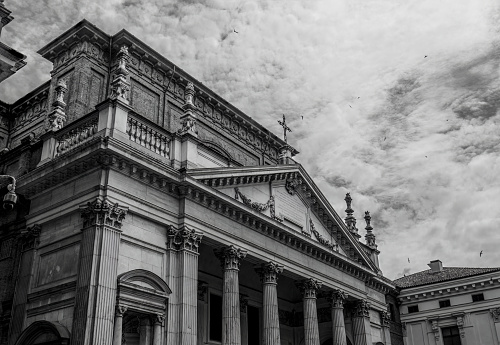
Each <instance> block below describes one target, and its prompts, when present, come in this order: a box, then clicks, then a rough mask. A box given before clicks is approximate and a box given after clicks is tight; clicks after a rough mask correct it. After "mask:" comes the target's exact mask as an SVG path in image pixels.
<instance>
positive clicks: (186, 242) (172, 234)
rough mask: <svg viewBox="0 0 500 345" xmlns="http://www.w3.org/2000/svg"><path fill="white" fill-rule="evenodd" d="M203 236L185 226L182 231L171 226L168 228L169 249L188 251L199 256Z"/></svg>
mask: <svg viewBox="0 0 500 345" xmlns="http://www.w3.org/2000/svg"><path fill="white" fill-rule="evenodd" d="M202 238H203V234H202V233H200V232H196V231H195V230H194V229H188V228H187V227H185V226H183V227H181V228H180V229H176V228H174V227H173V226H172V225H169V226H168V228H167V249H170V250H187V251H190V252H193V253H196V254H198V247H199V246H200V243H201V239H202Z"/></svg>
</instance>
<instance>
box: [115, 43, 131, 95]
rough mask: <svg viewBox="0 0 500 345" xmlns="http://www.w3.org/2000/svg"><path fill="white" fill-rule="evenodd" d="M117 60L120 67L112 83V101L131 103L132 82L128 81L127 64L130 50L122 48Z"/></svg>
mask: <svg viewBox="0 0 500 345" xmlns="http://www.w3.org/2000/svg"><path fill="white" fill-rule="evenodd" d="M116 59H117V60H118V67H117V68H116V70H115V76H114V78H113V81H112V82H111V95H110V98H111V99H118V100H120V101H122V102H124V103H126V104H128V103H129V92H130V82H129V81H128V78H129V77H128V74H129V72H128V70H127V62H128V59H129V54H128V48H127V47H125V46H122V47H121V48H120V51H119V52H118V54H117V56H116Z"/></svg>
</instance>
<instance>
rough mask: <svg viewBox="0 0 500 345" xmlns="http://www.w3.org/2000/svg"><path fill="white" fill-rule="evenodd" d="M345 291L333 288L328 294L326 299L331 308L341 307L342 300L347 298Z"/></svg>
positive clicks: (342, 304) (342, 305)
mask: <svg viewBox="0 0 500 345" xmlns="http://www.w3.org/2000/svg"><path fill="white" fill-rule="evenodd" d="M347 296H348V295H347V293H345V292H344V291H342V290H339V289H337V290H333V291H332V292H331V293H330V294H329V295H328V296H327V300H328V303H330V307H331V308H343V307H344V302H345V300H346V299H347Z"/></svg>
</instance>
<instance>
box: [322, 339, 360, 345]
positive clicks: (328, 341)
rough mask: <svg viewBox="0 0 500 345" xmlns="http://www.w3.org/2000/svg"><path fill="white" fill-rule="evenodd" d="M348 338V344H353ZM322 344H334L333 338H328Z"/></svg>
mask: <svg viewBox="0 0 500 345" xmlns="http://www.w3.org/2000/svg"><path fill="white" fill-rule="evenodd" d="M346 340H347V345H352V343H351V341H350V340H349V338H346ZM321 345H333V338H330V339H328V340H326V341H325V342H323V344H321Z"/></svg>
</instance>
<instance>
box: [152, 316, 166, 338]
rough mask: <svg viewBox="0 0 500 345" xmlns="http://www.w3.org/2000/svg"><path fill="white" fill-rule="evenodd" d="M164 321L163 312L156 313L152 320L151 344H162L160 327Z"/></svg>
mask: <svg viewBox="0 0 500 345" xmlns="http://www.w3.org/2000/svg"><path fill="white" fill-rule="evenodd" d="M163 321H165V315H164V314H156V315H155V318H154V322H153V345H162V336H161V333H162V332H161V328H162V326H163Z"/></svg>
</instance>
